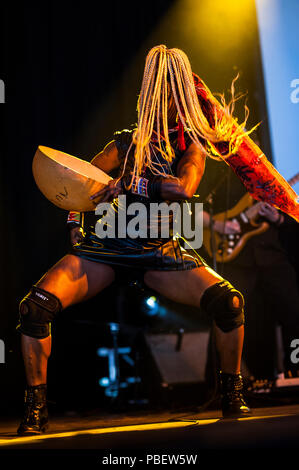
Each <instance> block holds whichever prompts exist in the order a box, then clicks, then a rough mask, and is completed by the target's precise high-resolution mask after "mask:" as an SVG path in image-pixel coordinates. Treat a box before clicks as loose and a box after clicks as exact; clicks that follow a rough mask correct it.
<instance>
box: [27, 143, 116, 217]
mask: <svg viewBox="0 0 299 470" xmlns="http://www.w3.org/2000/svg"><path fill="white" fill-rule="evenodd" d="M32 172H33V176H34V179H35V182H36V184H37V186H38V188H39V189H40V191H41V192H42V193H43V195H44V196H45V197H46V198H47V199H48V200H49V201H51V202H52V203H53V204H55V205H56V206H58V207H60V208H61V209H65V210H67V211H78V212H86V211H92V210H94V209H95V204H94V202H93V201H91V200H90V196H91V195H93V194H95V193H96V192H97V191H99V190H100V189H102V188H103V187H104V186H105V185H106V184H107V183H108V182H109V181H110V180H111V179H112V178H111V177H110V176H109V175H107V174H106V173H105V172H104V171H102V170H100V169H99V168H97V167H96V166H94V165H92V164H91V163H89V162H87V161H85V160H81V159H80V158H76V157H73V156H72V155H68V154H67V153H64V152H61V151H59V150H55V149H52V148H49V147H44V146H41V145H40V146H39V147H38V148H37V151H36V152H35V155H34V158H33V162H32ZM98 202H99V199H96V203H98Z"/></svg>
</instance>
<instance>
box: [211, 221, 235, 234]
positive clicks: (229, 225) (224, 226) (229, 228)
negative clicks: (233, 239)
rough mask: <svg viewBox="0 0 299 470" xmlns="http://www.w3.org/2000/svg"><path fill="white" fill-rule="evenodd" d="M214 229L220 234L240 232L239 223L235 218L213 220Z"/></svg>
mask: <svg viewBox="0 0 299 470" xmlns="http://www.w3.org/2000/svg"><path fill="white" fill-rule="evenodd" d="M214 229H215V230H216V232H218V233H221V234H222V235H230V234H235V233H239V232H240V230H241V229H240V224H239V222H238V221H237V220H227V221H226V222H222V221H221V220H215V222H214Z"/></svg>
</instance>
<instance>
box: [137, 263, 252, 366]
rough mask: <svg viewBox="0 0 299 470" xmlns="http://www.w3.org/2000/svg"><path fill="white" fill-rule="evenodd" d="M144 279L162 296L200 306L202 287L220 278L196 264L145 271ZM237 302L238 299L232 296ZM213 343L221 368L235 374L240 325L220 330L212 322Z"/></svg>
mask: <svg viewBox="0 0 299 470" xmlns="http://www.w3.org/2000/svg"><path fill="white" fill-rule="evenodd" d="M144 281H145V283H146V284H147V285H148V286H149V287H150V288H152V289H154V290H156V291H158V292H159V293H160V294H162V295H164V296H165V297H167V298H169V299H171V300H173V301H175V302H179V303H182V304H185V305H192V306H194V307H198V308H199V307H200V305H201V299H202V297H203V294H204V292H205V291H207V289H208V288H210V287H211V286H213V285H216V284H218V283H219V282H220V281H223V278H222V277H221V276H219V275H218V274H217V273H216V272H215V271H213V270H212V269H211V268H206V267H204V266H203V267H200V268H196V269H192V270H190V271H148V272H147V273H146V275H145V278H144ZM235 301H236V302H238V299H236V300H235ZM215 332H216V344H217V349H218V351H219V355H220V362H221V369H222V371H223V372H227V373H231V374H238V373H239V372H240V367H241V356H242V346H243V337H244V327H243V325H240V326H239V327H238V328H234V329H232V330H231V331H228V332H224V331H222V330H221V329H220V328H219V327H218V326H217V324H216V325H215Z"/></svg>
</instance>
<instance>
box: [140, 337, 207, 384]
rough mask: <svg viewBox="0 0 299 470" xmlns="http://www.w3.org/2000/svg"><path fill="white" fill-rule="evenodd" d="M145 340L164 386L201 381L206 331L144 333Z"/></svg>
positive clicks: (202, 377)
mask: <svg viewBox="0 0 299 470" xmlns="http://www.w3.org/2000/svg"><path fill="white" fill-rule="evenodd" d="M145 338H146V342H147V345H148V346H149V348H150V351H151V354H152V356H153V358H154V361H155V363H156V366H157V368H158V371H159V374H160V376H161V379H162V382H163V383H164V384H165V385H166V384H167V385H170V384H182V383H190V384H191V383H201V382H205V370H206V364H207V358H208V343H209V338H210V331H200V332H189V333H183V334H181V335H180V333H178V334H174V333H171V334H146V335H145Z"/></svg>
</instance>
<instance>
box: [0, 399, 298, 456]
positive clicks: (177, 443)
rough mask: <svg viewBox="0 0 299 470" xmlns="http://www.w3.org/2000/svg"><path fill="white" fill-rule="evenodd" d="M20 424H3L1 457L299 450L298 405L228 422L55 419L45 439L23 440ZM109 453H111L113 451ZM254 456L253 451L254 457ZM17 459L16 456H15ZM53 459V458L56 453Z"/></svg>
mask: <svg viewBox="0 0 299 470" xmlns="http://www.w3.org/2000/svg"><path fill="white" fill-rule="evenodd" d="M18 424H19V423H18V422H17V421H16V420H10V421H9V420H7V421H6V422H5V423H1V426H0V453H1V452H3V451H4V453H5V452H6V451H8V450H11V451H13V450H14V451H16V452H18V451H20V450H23V451H25V450H26V451H27V450H29V449H30V450H31V451H33V450H34V451H36V454H38V451H42V450H47V449H48V450H52V451H53V450H54V449H56V450H63V449H64V450H69V451H72V452H78V451H80V450H81V451H83V450H93V451H96V452H98V453H99V455H104V454H105V455H106V454H107V455H112V454H113V453H114V454H115V455H116V454H117V452H118V453H119V452H120V451H122V452H123V454H124V453H125V452H127V455H128V452H131V453H132V450H136V451H138V450H139V451H142V450H148V449H150V450H151V452H152V453H155V452H158V453H161V451H163V450H165V449H167V450H168V451H174V450H175V451H176V452H181V451H188V452H201V451H214V450H219V451H225V450H232V449H233V450H240V449H248V450H249V449H273V452H274V451H275V452H276V453H277V452H278V451H279V450H283V449H294V450H295V449H296V451H297V448H298V444H299V405H292V406H280V407H267V408H257V409H254V410H253V416H252V417H248V418H243V419H238V420H224V419H222V418H221V414H220V411H206V412H204V413H200V414H199V415H198V414H197V415H195V414H186V412H185V413H173V412H172V413H170V412H161V413H142V412H138V413H137V412H135V413H130V414H119V415H115V414H109V415H108V414H107V415H103V414H102V415H92V414H91V413H88V414H85V415H84V416H80V417H79V416H73V417H65V416H63V417H52V418H51V422H50V429H49V432H48V433H47V434H43V435H41V436H28V437H18V436H17V435H16V429H17V426H18ZM109 452H110V453H109ZM249 454H250V453H249ZM15 455H17V453H16V454H15ZM52 455H54V454H52Z"/></svg>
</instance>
